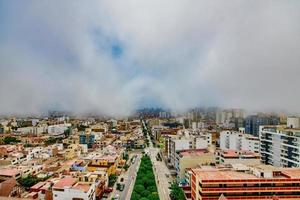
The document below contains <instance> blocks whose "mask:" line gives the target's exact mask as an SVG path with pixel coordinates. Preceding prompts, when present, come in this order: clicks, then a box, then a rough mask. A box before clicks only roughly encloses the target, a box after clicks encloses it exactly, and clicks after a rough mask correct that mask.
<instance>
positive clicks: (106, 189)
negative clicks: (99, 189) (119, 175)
mask: <svg viewBox="0 0 300 200" xmlns="http://www.w3.org/2000/svg"><path fill="white" fill-rule="evenodd" d="M112 191H113V188H111V187H108V188H105V190H104V192H105V193H111V192H112Z"/></svg>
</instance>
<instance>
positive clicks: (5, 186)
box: [0, 178, 18, 199]
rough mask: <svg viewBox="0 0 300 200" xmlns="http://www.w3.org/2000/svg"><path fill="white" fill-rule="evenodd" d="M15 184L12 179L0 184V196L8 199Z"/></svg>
mask: <svg viewBox="0 0 300 200" xmlns="http://www.w3.org/2000/svg"><path fill="white" fill-rule="evenodd" d="M17 184H18V183H17V181H16V180H15V179H13V178H10V179H8V180H6V181H3V182H2V183H0V196H4V197H8V196H9V195H10V193H11V192H12V190H13V189H14V187H15V186H16V185H17ZM1 199H2V198H1Z"/></svg>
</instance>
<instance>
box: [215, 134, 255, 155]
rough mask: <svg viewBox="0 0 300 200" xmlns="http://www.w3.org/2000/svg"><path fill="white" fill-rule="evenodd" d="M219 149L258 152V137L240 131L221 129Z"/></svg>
mask: <svg viewBox="0 0 300 200" xmlns="http://www.w3.org/2000/svg"><path fill="white" fill-rule="evenodd" d="M220 149H222V150H235V151H251V152H253V153H259V138H258V137H255V136H253V135H249V134H245V133H244V132H240V131H239V132H238V131H222V132H221V133H220Z"/></svg>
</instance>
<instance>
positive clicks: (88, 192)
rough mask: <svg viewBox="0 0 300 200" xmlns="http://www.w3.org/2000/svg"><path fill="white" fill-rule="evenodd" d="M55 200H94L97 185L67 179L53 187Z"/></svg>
mask: <svg viewBox="0 0 300 200" xmlns="http://www.w3.org/2000/svg"><path fill="white" fill-rule="evenodd" d="M52 193H53V200H70V199H80V200H94V199H96V195H95V183H90V182H78V179H77V178H72V177H65V178H62V179H61V180H59V181H58V182H57V183H55V184H54V185H53V187H52Z"/></svg>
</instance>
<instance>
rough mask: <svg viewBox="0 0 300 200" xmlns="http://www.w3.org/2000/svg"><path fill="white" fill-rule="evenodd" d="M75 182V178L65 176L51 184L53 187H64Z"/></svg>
mask: <svg viewBox="0 0 300 200" xmlns="http://www.w3.org/2000/svg"><path fill="white" fill-rule="evenodd" d="M75 183H77V178H72V177H65V178H62V179H61V180H59V181H58V182H57V183H55V184H54V185H53V188H57V189H63V188H64V187H72V186H73V185H74V184H75Z"/></svg>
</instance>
